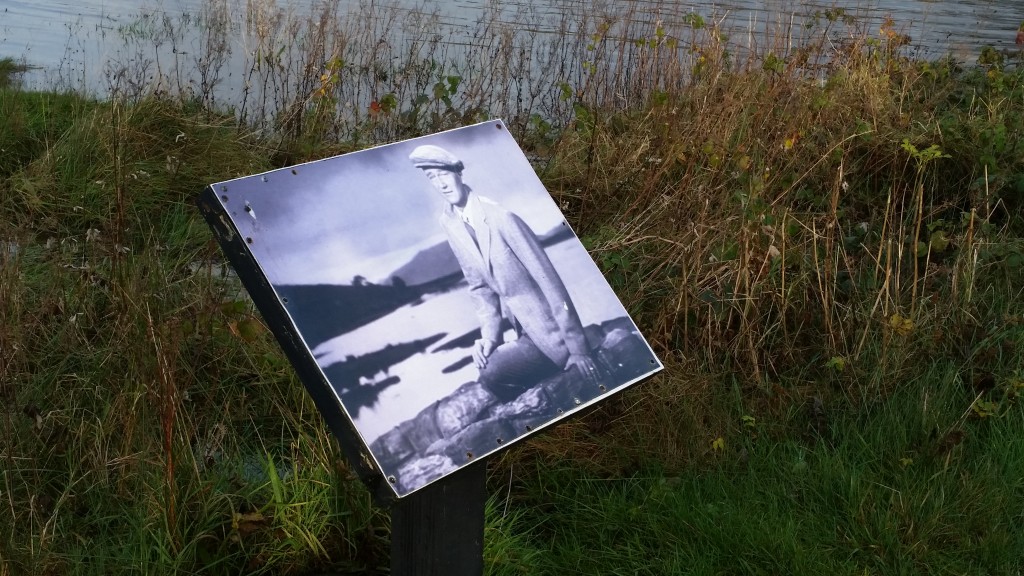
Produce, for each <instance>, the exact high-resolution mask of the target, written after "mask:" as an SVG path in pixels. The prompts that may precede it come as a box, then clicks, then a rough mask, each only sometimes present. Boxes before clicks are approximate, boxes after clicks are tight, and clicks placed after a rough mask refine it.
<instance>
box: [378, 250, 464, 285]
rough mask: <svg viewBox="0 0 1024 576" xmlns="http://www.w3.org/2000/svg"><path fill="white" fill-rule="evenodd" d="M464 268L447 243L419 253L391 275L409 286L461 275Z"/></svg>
mask: <svg viewBox="0 0 1024 576" xmlns="http://www.w3.org/2000/svg"><path fill="white" fill-rule="evenodd" d="M461 273H462V268H460V267H459V261H458V260H456V259H455V253H454V252H452V249H451V247H450V246H448V243H447V242H439V243H437V244H434V245H433V246H429V247H427V248H424V249H423V250H420V251H419V252H417V253H416V254H415V255H414V256H413V257H412V258H410V259H409V261H408V262H406V263H405V264H403V265H401V266H399V267H398V269H396V270H395V271H394V272H392V273H391V277H392V278H401V279H402V281H403V282H405V283H406V285H408V286H415V285H417V284H425V283H427V282H431V281H433V280H437V279H438V278H442V277H444V276H448V275H449V274H461Z"/></svg>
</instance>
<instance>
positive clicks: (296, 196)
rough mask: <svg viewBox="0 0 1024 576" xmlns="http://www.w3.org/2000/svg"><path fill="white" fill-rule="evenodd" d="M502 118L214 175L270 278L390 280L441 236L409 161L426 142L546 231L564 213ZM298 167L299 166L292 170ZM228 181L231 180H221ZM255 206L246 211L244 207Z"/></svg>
mask: <svg viewBox="0 0 1024 576" xmlns="http://www.w3.org/2000/svg"><path fill="white" fill-rule="evenodd" d="M499 124H500V122H499V121H490V122H486V123H483V124H477V125H475V126H469V127H466V128H460V129H458V130H452V131H449V132H443V133H440V134H435V135H432V136H427V137H423V138H417V139H414V140H408V141H404V142H399V143H396V144H390V145H387V146H381V147H377V148H372V149H369V150H363V151H360V152H354V153H351V154H346V155H343V156H336V157H334V158H328V159H325V160H320V161H316V162H311V163H307V164H301V165H298V166H295V167H292V168H285V169H282V170H276V171H273V172H268V173H266V174H262V175H255V176H249V177H246V178H240V179H236V180H230V181H226V182H222V183H219V184H216V185H215V186H216V190H217V192H218V194H219V195H221V196H227V198H228V201H227V202H226V203H225V204H226V206H227V208H228V211H229V213H230V214H231V218H232V220H233V221H234V222H235V225H236V226H237V227H238V229H239V232H240V233H241V234H242V236H244V237H251V238H252V239H253V241H252V243H251V245H250V246H251V249H252V251H253V254H254V255H255V256H256V258H257V260H258V261H259V263H260V265H261V266H262V267H263V270H264V272H265V273H266V274H267V277H268V279H269V280H270V282H271V283H272V284H320V283H327V284H350V283H351V282H352V279H353V277H355V276H357V275H359V276H364V277H365V278H367V279H369V280H370V281H374V282H378V281H384V280H386V279H387V278H388V276H389V275H390V273H391V272H392V271H394V270H395V269H397V268H398V267H400V266H402V265H403V264H405V263H406V262H408V261H409V260H410V259H411V258H412V257H413V256H414V255H415V254H416V253H417V252H418V251H420V250H422V249H423V248H426V247H428V246H432V245H434V244H437V243H439V242H444V241H445V237H444V233H443V232H442V231H441V228H440V224H439V223H438V215H439V213H440V211H441V210H442V208H443V207H444V205H445V203H444V200H443V199H442V198H441V196H440V195H439V194H438V193H437V192H436V191H435V190H434V188H433V187H432V186H431V184H430V182H429V181H428V180H427V178H426V177H425V176H424V174H423V172H422V171H421V170H419V169H418V168H415V167H413V166H412V164H411V163H410V162H409V159H408V157H409V153H410V152H411V151H412V150H413V149H414V148H415V147H417V146H419V145H421V144H434V145H437V146H441V147H442V148H445V149H446V150H448V151H450V152H452V153H453V154H455V155H456V156H458V157H459V158H460V159H461V160H462V161H463V163H464V164H465V166H466V168H465V170H464V172H463V180H464V182H466V184H468V185H469V186H470V187H471V188H472V189H473V191H474V192H475V193H477V194H479V195H481V196H486V197H488V198H491V199H492V200H494V201H496V202H498V203H499V204H501V205H502V206H504V207H505V208H507V209H509V210H511V211H513V212H515V213H517V214H519V215H520V216H521V217H522V218H523V219H524V220H525V221H526V222H527V224H529V225H530V226H531V227H532V228H533V230H534V231H535V232H536V233H537V234H538V235H539V234H544V233H545V232H547V231H549V230H550V229H551V228H553V227H555V226H556V225H558V224H560V223H561V222H562V215H561V213H560V212H559V211H558V209H557V207H556V206H555V204H554V202H553V201H552V200H551V197H550V195H549V194H548V193H547V191H546V190H545V189H544V187H543V185H542V184H541V182H540V180H539V179H538V178H537V176H536V174H535V173H534V171H533V168H532V167H531V166H530V164H529V162H528V161H527V159H526V157H525V156H524V155H523V153H522V151H521V150H520V148H519V146H518V145H517V144H516V142H515V140H513V138H512V137H511V136H510V135H509V133H508V131H507V130H506V129H505V128H504V126H503V125H502V128H500V129H499V128H497V125H499ZM293 169H294V173H293V172H292V170H293ZM225 186H226V187H227V190H226V191H225V190H224V187H225ZM247 206H248V207H249V211H246V207H247Z"/></svg>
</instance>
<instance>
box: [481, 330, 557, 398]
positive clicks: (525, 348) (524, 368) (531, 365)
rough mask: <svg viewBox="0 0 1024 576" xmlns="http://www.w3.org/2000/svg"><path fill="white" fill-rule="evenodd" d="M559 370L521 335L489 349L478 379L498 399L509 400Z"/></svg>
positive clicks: (531, 342)
mask: <svg viewBox="0 0 1024 576" xmlns="http://www.w3.org/2000/svg"><path fill="white" fill-rule="evenodd" d="M561 369H562V367H561V366H559V365H557V364H555V363H554V362H552V361H551V359H550V358H548V357H547V356H546V355H545V354H544V353H543V352H541V351H540V348H537V345H536V344H534V343H533V341H532V340H530V337H529V336H527V335H526V334H523V335H522V336H520V337H519V339H517V340H514V341H512V342H506V343H504V344H502V345H501V346H498V347H497V348H495V349H494V351H493V352H491V355H490V356H488V357H487V366H485V367H483V368H481V369H480V377H479V382H480V385H481V386H483V387H484V389H486V390H487V391H488V392H490V393H491V394H494V396H496V397H497V398H498V399H499V400H501V401H503V402H510V401H512V400H515V399H516V398H518V397H519V395H520V394H522V393H523V392H526V391H527V390H529V389H530V388H533V387H534V386H535V385H536V384H537V383H538V382H540V381H541V380H543V379H544V378H547V377H549V376H553V375H555V374H557V373H558V372H559V371H560V370H561Z"/></svg>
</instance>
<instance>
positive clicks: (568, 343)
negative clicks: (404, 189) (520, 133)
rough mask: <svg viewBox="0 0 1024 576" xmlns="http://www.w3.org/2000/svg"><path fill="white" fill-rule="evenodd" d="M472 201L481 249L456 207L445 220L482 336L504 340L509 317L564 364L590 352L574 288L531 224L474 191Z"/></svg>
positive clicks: (496, 341)
mask: <svg viewBox="0 0 1024 576" xmlns="http://www.w3.org/2000/svg"><path fill="white" fill-rule="evenodd" d="M467 202H468V203H473V204H474V206H473V207H472V210H473V212H474V214H475V219H476V220H478V222H474V224H475V226H474V230H475V232H476V237H477V242H479V249H478V248H477V242H474V240H473V238H472V236H470V234H469V231H468V230H467V228H466V225H465V224H464V222H463V221H462V218H461V217H460V216H459V215H458V214H457V213H456V212H455V210H454V208H453V207H452V206H446V207H445V210H444V212H443V213H442V214H441V218H440V221H441V227H442V228H443V229H444V231H445V233H446V234H447V235H448V243H449V245H450V246H451V248H452V251H453V252H454V253H455V257H456V258H457V259H458V261H459V264H460V265H461V266H462V271H463V273H464V274H465V275H466V280H467V281H468V282H469V292H470V295H471V296H472V297H473V300H474V303H475V306H476V313H477V316H478V317H479V319H480V332H481V334H482V336H483V337H484V338H488V339H490V340H492V341H494V342H495V343H498V344H500V343H501V342H502V334H501V328H500V326H501V319H502V316H504V317H506V318H508V320H509V321H510V322H512V325H513V326H516V327H517V329H519V328H521V330H522V332H525V333H526V334H527V335H529V337H530V339H531V340H532V341H533V342H534V344H536V345H537V348H539V349H540V351H541V352H543V353H544V355H545V356H547V357H548V358H550V359H551V360H552V361H553V362H554V363H556V364H558V365H559V366H563V365H564V364H565V363H566V361H567V360H568V359H569V354H589V353H590V347H589V346H588V344H587V340H586V338H585V336H584V332H583V326H582V324H581V323H580V319H579V315H578V314H577V313H576V308H575V307H574V306H573V303H572V300H571V299H570V298H569V293H568V292H567V291H566V289H565V285H564V284H563V283H562V280H561V278H560V277H559V275H558V272H556V271H555V268H554V266H552V264H551V260H549V259H548V256H547V254H546V253H545V252H544V248H543V247H542V246H541V245H540V242H538V240H537V236H536V235H535V234H534V233H533V231H532V230H531V229H530V228H529V226H527V225H526V223H525V222H523V220H522V219H521V218H519V216H517V215H515V214H513V213H512V212H509V211H508V210H505V209H504V208H502V207H501V206H499V205H498V204H496V203H495V202H493V201H492V200H489V199H487V198H484V197H481V196H477V195H476V194H472V193H470V195H469V198H468V200H467ZM467 208H469V206H468V204H467Z"/></svg>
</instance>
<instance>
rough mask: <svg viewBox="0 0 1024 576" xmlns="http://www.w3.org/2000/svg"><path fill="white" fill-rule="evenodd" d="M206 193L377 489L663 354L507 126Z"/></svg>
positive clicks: (564, 409) (437, 470) (603, 393)
mask: <svg viewBox="0 0 1024 576" xmlns="http://www.w3.org/2000/svg"><path fill="white" fill-rule="evenodd" d="M200 207H201V209H202V211H203V213H204V215H205V216H206V218H207V220H208V222H209V223H210V225H211V226H212V227H213V229H214V231H215V233H216V235H217V237H218V240H219V241H220V243H221V245H222V247H223V248H224V250H225V252H226V253H227V255H228V257H229V259H230V260H231V262H232V265H233V266H234V267H235V269H236V271H238V273H239V277H240V278H241V279H242V282H243V284H244V285H245V287H246V288H247V290H248V291H249V293H250V295H251V296H252V298H253V300H254V302H255V304H256V306H257V307H258V308H259V310H260V312H261V313H262V314H263V316H264V318H265V319H266V321H267V323H268V325H269V326H270V328H271V330H272V331H273V332H274V334H275V336H276V337H277V338H278V340H279V342H280V343H281V345H282V347H283V348H284V349H285V352H286V353H287V354H288V356H289V359H290V360H291V361H292V363H293V364H294V365H295V367H296V369H297V370H298V372H299V376H300V378H301V379H302V381H303V383H304V384H305V385H306V387H307V388H308V389H309V391H310V393H311V394H312V396H313V398H314V400H315V401H316V403H317V407H318V408H319V409H320V410H321V412H323V413H324V416H325V418H326V419H327V422H328V423H329V424H330V425H331V427H332V428H333V429H334V431H335V433H336V434H337V435H338V436H339V437H340V439H341V441H342V445H343V447H344V448H345V449H346V452H347V454H348V457H349V458H350V459H352V460H353V461H354V462H355V464H356V467H357V469H358V470H359V472H360V475H361V476H362V477H363V479H364V481H366V482H367V483H368V484H369V485H370V486H371V488H372V489H374V491H375V492H376V493H377V495H378V496H381V497H385V498H389V497H395V496H397V497H402V496H405V495H407V494H410V493H412V492H414V491H416V490H418V489H420V488H422V487H424V486H426V485H428V484H430V483H432V482H434V481H436V480H438V479H440V478H442V477H444V476H446V475H447V474H449V473H451V472H454V471H455V470H458V469H459V468H460V467H462V466H464V465H466V464H469V463H471V462H475V461H477V460H479V459H480V458H483V457H486V456H488V455H490V454H492V453H494V452H496V451H498V450H501V449H503V448H505V447H507V446H509V445H510V444H512V443H514V442H516V441H518V440H522V439H523V438H525V437H527V436H529V435H530V434H532V433H534V432H536V431H538V430H541V429H542V428H545V427H548V426H551V425H554V424H555V423H557V422H559V421H561V420H563V419H565V418H566V417H568V416H570V415H571V414H573V413H575V412H578V411H580V410H582V409H584V408H586V407H588V406H591V405H593V404H594V403H595V402H598V401H600V400H601V399H602V398H605V397H607V396H608V395H610V394H613V393H615V392H618V391H620V390H622V389H624V388H625V387H627V386H629V385H631V384H633V383H636V382H638V381H639V380H641V379H643V378H644V377H646V376H649V375H650V374H652V373H654V372H656V371H658V370H660V369H661V367H662V366H661V363H660V361H659V360H658V359H657V358H656V357H655V355H654V353H653V352H652V350H651V348H650V346H649V345H648V344H647V342H646V341H645V340H644V338H643V336H642V335H641V334H640V333H639V331H638V330H637V328H636V326H635V325H634V323H633V322H632V320H631V319H630V318H629V316H628V314H627V313H626V311H625V309H624V308H623V307H622V305H621V304H620V302H619V300H618V299H617V298H616V296H615V294H614V292H613V291H612V289H611V288H610V287H609V285H608V283H607V282H606V281H605V279H604V277H603V276H602V274H601V272H600V270H599V269H598V268H597V266H596V265H595V264H594V262H593V260H592V259H591V258H590V256H589V255H588V254H587V251H586V250H585V249H584V247H583V245H582V244H581V243H580V241H579V240H578V239H577V237H576V236H575V234H574V233H573V232H572V230H571V229H570V227H569V225H568V224H567V223H566V221H565V219H564V217H563V216H562V214H561V212H560V210H559V209H558V207H557V206H556V205H555V203H554V202H553V201H552V199H551V196H550V195H549V194H548V193H547V191H546V190H545V189H544V186H543V185H542V183H541V182H540V180H539V178H538V177H537V175H536V173H535V172H534V170H533V167H532V166H531V164H530V162H529V161H528V159H527V158H526V156H525V155H524V154H523V152H522V150H521V149H520V148H519V146H518V145H517V144H516V142H515V141H514V139H513V138H512V137H511V135H509V133H508V131H507V130H506V129H505V126H504V125H503V123H502V122H501V121H489V122H484V123H481V124H477V125H474V126H469V127H465V128H460V129H457V130H451V131H448V132H442V133H439V134H434V135H431V136H426V137H422V138H417V139H413V140H408V141H404V142H399V143H395V144H390V145H386V146H380V147H377V148H372V149H368V150H363V151H360V152H354V153H350V154H345V155H342V156H337V157H333V158H328V159H325V160H320V161H316V162H310V163H307V164H301V165H298V166H294V167H290V168H284V169H280V170H275V171H272V172H267V173H265V174H258V175H255V176H248V177H245V178H238V179H234V180H228V181H225V182H220V183H217V184H213V185H211V186H210V187H208V188H207V190H206V191H205V192H204V194H203V195H202V197H201V199H200Z"/></svg>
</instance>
